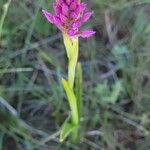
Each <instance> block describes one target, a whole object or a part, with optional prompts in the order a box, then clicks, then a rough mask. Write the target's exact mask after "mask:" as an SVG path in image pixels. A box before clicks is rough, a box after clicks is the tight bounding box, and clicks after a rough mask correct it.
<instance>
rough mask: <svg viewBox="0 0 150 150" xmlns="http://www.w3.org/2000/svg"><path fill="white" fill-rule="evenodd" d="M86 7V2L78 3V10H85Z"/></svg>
mask: <svg viewBox="0 0 150 150" xmlns="http://www.w3.org/2000/svg"><path fill="white" fill-rule="evenodd" d="M85 9H86V4H85V3H81V4H79V5H78V7H77V8H76V11H77V12H84V11H85Z"/></svg>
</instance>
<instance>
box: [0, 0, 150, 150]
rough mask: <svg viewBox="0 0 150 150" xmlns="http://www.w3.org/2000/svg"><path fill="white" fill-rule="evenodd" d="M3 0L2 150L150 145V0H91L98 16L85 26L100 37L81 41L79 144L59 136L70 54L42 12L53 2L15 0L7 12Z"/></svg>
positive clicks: (143, 148) (113, 149) (145, 149)
mask: <svg viewBox="0 0 150 150" xmlns="http://www.w3.org/2000/svg"><path fill="white" fill-rule="evenodd" d="M6 2H7V1H6V0H1V1H0V17H1V22H0V25H1V26H0V27H1V29H0V32H1V33H0V35H1V36H0V150H10V149H11V150H21V149H24V150H51V149H52V150H53V149H54V150H57V149H61V150H63V149H64V150H70V149H75V150H76V149H77V150H79V149H81V150H88V149H90V150H94V149H95V150H118V149H119V150H127V149H129V150H149V149H150V143H149V140H150V135H149V130H150V49H149V48H150V16H149V14H150V0H89V1H86V2H87V3H88V6H89V8H90V9H91V10H94V12H95V15H94V17H93V18H92V20H91V21H90V22H89V23H88V24H87V25H85V26H84V28H88V27H91V28H93V29H94V30H95V31H96V35H95V36H94V37H92V38H90V39H80V54H79V61H80V62H81V64H82V68H83V93H84V94H83V99H84V103H83V117H82V127H81V131H80V134H81V139H80V141H79V143H77V144H72V143H71V141H69V140H67V141H66V142H64V143H60V142H59V136H58V135H59V131H60V129H61V125H62V123H63V122H64V120H65V119H66V117H67V116H68V113H69V111H70V110H69V106H68V104H67V100H66V97H65V92H64V91H63V88H62V85H61V82H60V77H62V76H63V77H65V76H66V70H67V65H66V63H67V60H66V54H65V50H64V46H63V42H62V38H61V35H60V32H59V31H58V30H57V29H56V28H55V27H54V26H53V25H51V24H48V23H47V21H46V20H45V19H44V18H43V17H42V14H41V9H42V8H45V9H46V8H47V9H48V10H50V11H52V2H53V1H52V0H35V1H30V0H22V1H19V0H12V1H11V2H10V5H9V6H8V11H7V10H4V4H6ZM4 13H6V14H4ZM2 17H3V18H2ZM2 21H3V23H2ZM2 24H3V25H2Z"/></svg>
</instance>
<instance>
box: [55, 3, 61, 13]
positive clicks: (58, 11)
mask: <svg viewBox="0 0 150 150" xmlns="http://www.w3.org/2000/svg"><path fill="white" fill-rule="evenodd" d="M53 8H54V11H55V14H56V15H59V14H60V13H61V12H62V7H61V6H60V5H59V4H57V3H53Z"/></svg>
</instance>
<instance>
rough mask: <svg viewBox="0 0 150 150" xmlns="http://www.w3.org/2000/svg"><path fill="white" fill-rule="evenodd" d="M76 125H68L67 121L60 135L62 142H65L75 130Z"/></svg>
mask: <svg viewBox="0 0 150 150" xmlns="http://www.w3.org/2000/svg"><path fill="white" fill-rule="evenodd" d="M74 128H75V125H73V124H71V123H68V121H65V122H64V124H63V127H62V130H61V133H60V142H63V141H64V140H65V139H66V138H67V137H68V136H69V134H70V133H71V132H72V131H73V130H74Z"/></svg>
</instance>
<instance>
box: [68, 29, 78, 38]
mask: <svg viewBox="0 0 150 150" xmlns="http://www.w3.org/2000/svg"><path fill="white" fill-rule="evenodd" d="M76 34H77V30H74V29H70V30H69V31H68V35H69V36H70V37H74V36H75V35H76Z"/></svg>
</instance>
